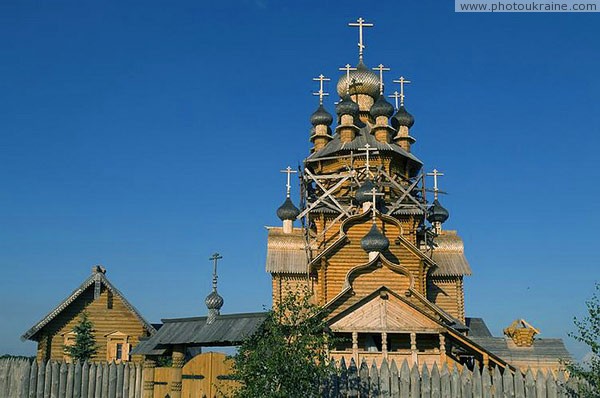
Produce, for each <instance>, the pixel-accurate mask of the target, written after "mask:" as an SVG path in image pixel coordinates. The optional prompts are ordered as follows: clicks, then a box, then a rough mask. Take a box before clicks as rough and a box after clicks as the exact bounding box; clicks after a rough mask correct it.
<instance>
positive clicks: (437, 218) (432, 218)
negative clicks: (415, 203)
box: [427, 199, 450, 224]
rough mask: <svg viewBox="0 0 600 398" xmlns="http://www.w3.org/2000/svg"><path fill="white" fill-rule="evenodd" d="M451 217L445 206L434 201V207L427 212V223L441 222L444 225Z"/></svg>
mask: <svg viewBox="0 0 600 398" xmlns="http://www.w3.org/2000/svg"><path fill="white" fill-rule="evenodd" d="M448 217H450V213H448V210H446V208H445V207H444V206H442V205H441V204H440V202H439V200H437V199H436V200H434V201H433V205H432V206H431V207H430V208H429V210H428V211H427V221H429V222H430V223H434V222H439V223H442V224H443V223H444V222H446V220H447V219H448Z"/></svg>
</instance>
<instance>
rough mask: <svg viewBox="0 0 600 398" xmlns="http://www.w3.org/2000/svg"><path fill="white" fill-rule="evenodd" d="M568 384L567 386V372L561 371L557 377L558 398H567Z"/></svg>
mask: <svg viewBox="0 0 600 398" xmlns="http://www.w3.org/2000/svg"><path fill="white" fill-rule="evenodd" d="M566 384H567V377H566V375H565V372H564V371H562V370H559V371H558V374H557V375H556V392H557V395H558V398H567V388H566Z"/></svg>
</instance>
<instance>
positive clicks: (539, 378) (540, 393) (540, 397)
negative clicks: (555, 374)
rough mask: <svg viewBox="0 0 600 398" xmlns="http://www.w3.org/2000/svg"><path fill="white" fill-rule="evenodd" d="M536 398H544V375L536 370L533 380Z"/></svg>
mask: <svg viewBox="0 0 600 398" xmlns="http://www.w3.org/2000/svg"><path fill="white" fill-rule="evenodd" d="M535 387H536V388H535V389H536V390H537V398H546V375H545V374H544V373H542V371H541V370H539V369H538V371H537V375H536V379H535Z"/></svg>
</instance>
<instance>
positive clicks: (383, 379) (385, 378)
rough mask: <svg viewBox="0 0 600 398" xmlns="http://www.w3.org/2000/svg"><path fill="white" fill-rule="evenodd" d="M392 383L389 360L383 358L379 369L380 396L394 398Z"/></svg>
mask: <svg viewBox="0 0 600 398" xmlns="http://www.w3.org/2000/svg"><path fill="white" fill-rule="evenodd" d="M390 382H391V380H390V367H389V366H388V362H387V359H385V358H383V360H382V361H381V366H380V367H379V394H380V396H381V397H382V398H390V397H391V396H392V388H391V385H390Z"/></svg>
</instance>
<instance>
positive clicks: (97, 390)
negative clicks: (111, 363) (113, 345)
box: [90, 363, 106, 398]
mask: <svg viewBox="0 0 600 398" xmlns="http://www.w3.org/2000/svg"><path fill="white" fill-rule="evenodd" d="M103 375H104V364H102V363H98V364H96V382H95V386H94V398H106V397H102V377H103ZM90 392H91V390H90Z"/></svg>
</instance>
